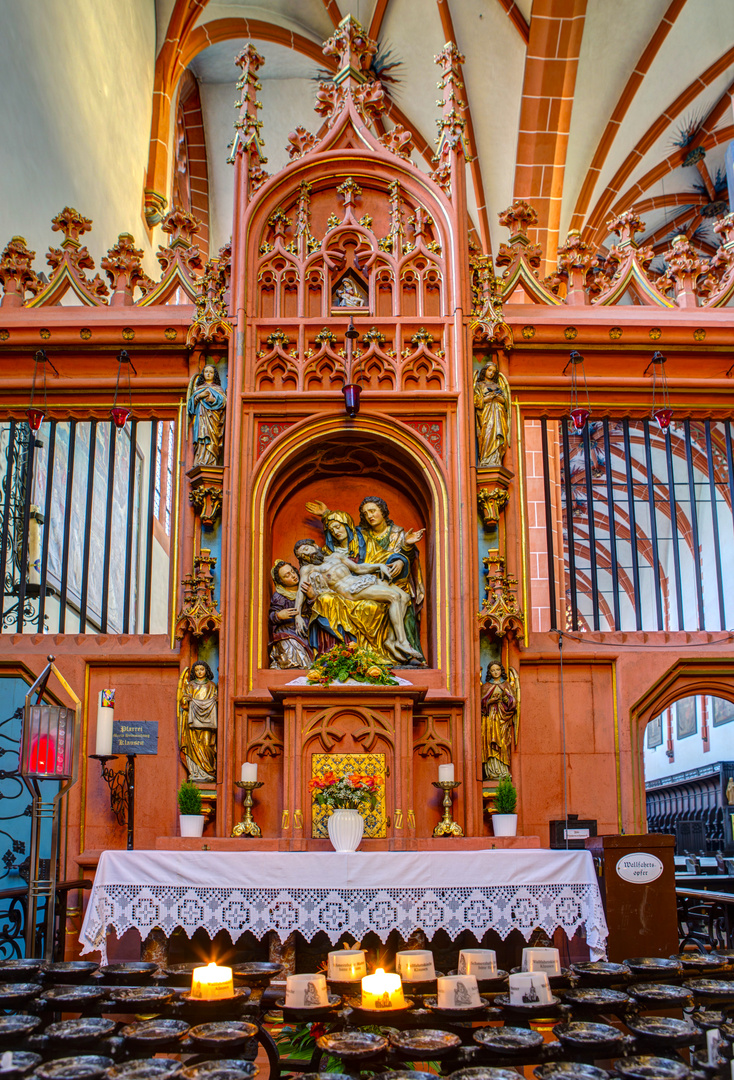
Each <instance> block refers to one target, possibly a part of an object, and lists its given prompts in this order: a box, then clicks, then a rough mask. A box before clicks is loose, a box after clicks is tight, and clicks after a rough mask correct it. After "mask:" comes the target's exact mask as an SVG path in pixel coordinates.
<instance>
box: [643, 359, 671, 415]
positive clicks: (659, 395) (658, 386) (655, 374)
mask: <svg viewBox="0 0 734 1080" xmlns="http://www.w3.org/2000/svg"><path fill="white" fill-rule="evenodd" d="M667 359H668V358H667V356H664V355H663V354H662V353H661V352H657V351H656V352H654V353H653V354H652V359H651V360H650V363H649V364H648V365H647V367H646V368H645V370H644V372H643V374H644V375H647V373H648V371H649V370H650V368H652V409H651V411H650V418H651V419H652V420H656V421H657V425H658V427H659V428H660V430H661V431H662V433H663V435H667V434H668V429H669V428H670V422H671V420H672V419H673V410H672V408H671V407H670V394H669V392H668V380H667V378H666V377H665V363H666V361H667Z"/></svg>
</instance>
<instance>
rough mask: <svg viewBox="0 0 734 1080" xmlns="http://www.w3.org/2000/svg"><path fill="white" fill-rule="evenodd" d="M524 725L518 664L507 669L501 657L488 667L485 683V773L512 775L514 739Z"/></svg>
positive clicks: (487, 777)
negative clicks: (500, 660)
mask: <svg viewBox="0 0 734 1080" xmlns="http://www.w3.org/2000/svg"><path fill="white" fill-rule="evenodd" d="M519 729H520V679H519V676H518V674H517V672H516V671H515V669H514V668H512V667H511V668H508V673H507V674H505V669H504V668H503V667H502V664H500V663H499V662H498V661H497V660H493V661H492V662H491V663H490V664H489V665H488V667H487V681H486V682H485V683H483V684H482V775H483V776H484V778H485V780H500V779H502V777H503V776H509V775H510V758H511V753H512V746H513V743H514V745H515V746H517V735H518V731H519Z"/></svg>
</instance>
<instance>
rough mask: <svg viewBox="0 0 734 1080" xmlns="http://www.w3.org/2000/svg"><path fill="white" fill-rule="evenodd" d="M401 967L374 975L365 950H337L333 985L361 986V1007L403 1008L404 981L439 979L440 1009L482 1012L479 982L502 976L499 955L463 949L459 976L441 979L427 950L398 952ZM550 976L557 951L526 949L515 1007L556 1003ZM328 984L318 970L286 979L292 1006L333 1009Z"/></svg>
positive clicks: (514, 986)
mask: <svg viewBox="0 0 734 1080" xmlns="http://www.w3.org/2000/svg"><path fill="white" fill-rule="evenodd" d="M395 969H396V970H395V972H394V973H393V972H387V971H384V970H383V968H378V969H377V971H375V972H374V973H373V974H371V975H368V974H367V960H366V953H365V950H364V949H342V950H335V951H333V952H330V953H329V956H328V966H327V974H328V979H329V981H330V982H337V983H355V984H356V983H361V988H362V1002H361V1006H362V1008H363V1009H365V1010H369V1011H378V1010H379V1011H383V1010H386V1009H403V1008H405V997H404V994H403V982H406V983H409V984H413V983H418V984H420V983H427V982H433V981H434V980H435V982H436V999H437V1000H436V1004H437V1006H438V1008H439V1009H462V1008H479V1007H481V1005H482V1004H483V1002H482V999H481V997H480V994H479V982H480V981H482V980H486V979H495V978H497V977H498V969H497V954H496V953H495V952H494V950H493V949H462V950H461V952H460V953H459V964H458V973H457V974H456V975H440V976H438V977H437V976H436V970H435V966H434V962H433V953H432V952H430V951H429V950H427V949H406V950H404V951H402V952H398V953H396V955H395ZM549 974H550V975H560V974H561V964H560V955H559V952H558V950H557V949H539V948H528V949H523V958H522V971H520V972H517V973H515V974H513V975H510V978H509V983H510V1000H511V1002H512V1004H518V1005H520V1004H530V1003H533V1004H538V1005H546V1004H550V1002H551V993H550V984H549V982H548V975H549ZM326 980H327V975H324V974H321V973H316V972H314V973H313V974H304V975H289V976H288V977H287V978H286V993H285V1005H286V1008H290V1009H309V1008H325V1007H327V1006H328V1004H329V994H328V990H327V984H326Z"/></svg>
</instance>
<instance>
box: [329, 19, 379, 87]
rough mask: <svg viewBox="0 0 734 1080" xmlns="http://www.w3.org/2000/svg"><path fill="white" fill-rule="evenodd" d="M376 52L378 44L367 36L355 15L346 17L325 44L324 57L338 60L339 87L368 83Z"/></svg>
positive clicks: (336, 79) (335, 77) (337, 80)
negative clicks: (343, 84)
mask: <svg viewBox="0 0 734 1080" xmlns="http://www.w3.org/2000/svg"><path fill="white" fill-rule="evenodd" d="M376 52H377V42H376V41H372V39H371V38H370V37H368V36H367V32H366V31H365V29H364V27H363V26H361V25H360V23H358V22H357V20H356V19H355V18H354V16H353V15H346V16H345V17H344V18H343V19H342V21H341V22H340V23H339V25H338V26H337V28H336V30H335V31H334V33H333V34H332V36H331V37H330V38H329V40H328V41H326V42H324V48H323V53H324V56H333V57H335V58H336V59H337V63H338V65H339V70H338V71H337V73H336V75H335V76H334V82H335V83H336V85H337V86H341V85H342V83H344V82H351V83H353V84H360V83H364V82H366V81H367V77H368V75H367V73H368V72H369V69H370V64H371V63H372V58H373V56H374V55H375V53H376Z"/></svg>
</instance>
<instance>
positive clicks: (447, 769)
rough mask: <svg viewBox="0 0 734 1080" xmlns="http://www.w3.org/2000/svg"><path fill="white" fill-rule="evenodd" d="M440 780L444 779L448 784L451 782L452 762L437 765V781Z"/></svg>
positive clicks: (452, 778)
mask: <svg viewBox="0 0 734 1080" xmlns="http://www.w3.org/2000/svg"><path fill="white" fill-rule="evenodd" d="M441 781H444V782H445V783H447V784H449V783H451V784H453V782H454V763H453V762H451V764H450V765H439V767H438V782H439V783H441Z"/></svg>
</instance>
